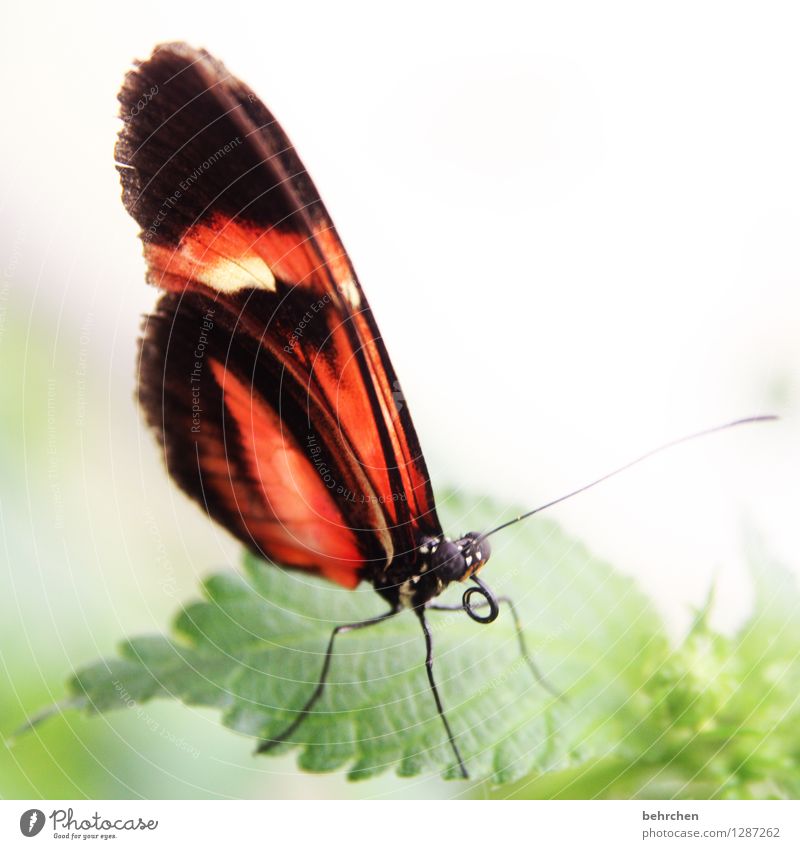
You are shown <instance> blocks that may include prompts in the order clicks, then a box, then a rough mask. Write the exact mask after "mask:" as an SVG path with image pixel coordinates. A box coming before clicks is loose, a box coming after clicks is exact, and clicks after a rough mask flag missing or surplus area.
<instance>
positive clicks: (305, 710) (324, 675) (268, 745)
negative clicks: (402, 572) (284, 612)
mask: <svg viewBox="0 0 800 849" xmlns="http://www.w3.org/2000/svg"><path fill="white" fill-rule="evenodd" d="M400 610H401V608H399V607H393V608H392V609H391V610H390V611H389V612H388V613H383V614H382V615H381V616H375V617H374V618H372V619H364V620H363V621H362V622H351V623H349V624H348V625H337V626H336V627H335V628H334V629H333V631H332V632H331V638H330V640H328V648H327V650H326V651H325V660H324V662H323V664H322V672H321V674H320V676H319V681H317V686H316V687H315V688H314V692H313V693H312V694H311V695H310V696H309V699H308V701H307V702H306V703H305V704H304V705H303V707H302V708H301V709H300V712H299V713H298V715H297V718H296V719H295V720H294V722H292V724H291V725H289V727H288V728H286V729H285V730H284V731H282V732H281V733H280V734H279V735H278V736H277V737H275V738H273V739H271V740H262V741H261V743H259V745H258V748H257V749H256V752H257V753H259V754H260V753H261V752H268V751H269V750H270V749H272V748H274V747H275V746H277V745H278V744H279V743H284V742H286V740H288V739H289V737H291V736H292V734H294V732H295V731H296V730H297V729H298V728H299V726H300V725H301V723H302V722H303V721H304V720H305V719H306V718H307V717H308V715H309V713H311V709H312V708H313V707H314V705H315V704H316V703H317V701H318V700H319V698H320V696H321V695H322V691H323V690H324V689H325V682H326V681H327V679H328V672H329V670H330V668H331V660H332V658H333V644H334V642H335V640H336V638H337V637H338V636H339V634H346V633H347V632H348V631H358V630H360V629H361V628H368V627H369V626H370V625H377V624H378V623H380V622H385V621H386V620H387V619H390V618H391V617H392V616H396V615H397V614H398V613H399V612H400Z"/></svg>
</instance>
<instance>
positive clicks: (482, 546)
mask: <svg viewBox="0 0 800 849" xmlns="http://www.w3.org/2000/svg"><path fill="white" fill-rule="evenodd" d="M460 543H461V553H462V555H463V557H464V565H465V566H466V573H465V575H464V577H465V578H468V577H469V576H470V575H474V574H475V573H476V572H477V571H478V570H479V569H480V568H481V567H482V566H483V565H484V564H485V563H486V561H487V560H488V559H489V558H490V557H491V555H492V549H491V546H490V545H489V540H487V539H486V538H483V539H481V536H480V534H477V533H470V534H465V535H464V536H463V537H462V539H461V540H460Z"/></svg>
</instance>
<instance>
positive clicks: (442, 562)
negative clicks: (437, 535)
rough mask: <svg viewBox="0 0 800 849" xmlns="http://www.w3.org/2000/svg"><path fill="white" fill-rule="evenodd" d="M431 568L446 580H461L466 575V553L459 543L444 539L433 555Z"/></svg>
mask: <svg viewBox="0 0 800 849" xmlns="http://www.w3.org/2000/svg"><path fill="white" fill-rule="evenodd" d="M431 568H432V569H433V570H434V571H435V572H436V574H437V576H438V577H439V578H440V579H441V580H443V581H445V582H449V581H459V580H461V578H462V577H463V575H464V555H463V554H462V552H461V549H460V548H459V546H458V545H456V544H455V543H454V542H451V541H450V540H442V541H441V542H440V543H439V545H438V547H437V548H436V551H434V553H433V556H432V557H431Z"/></svg>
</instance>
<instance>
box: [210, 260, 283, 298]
mask: <svg viewBox="0 0 800 849" xmlns="http://www.w3.org/2000/svg"><path fill="white" fill-rule="evenodd" d="M198 271H199V273H198V275H197V277H198V279H199V280H200V281H201V282H203V283H205V284H206V286H210V287H211V288H212V289H216V290H217V291H218V292H223V293H224V294H226V295H232V294H234V293H236V292H238V291H239V290H241V289H266V290H267V291H269V292H274V291H276V289H277V286H276V284H275V275H274V274H273V273H272V271H271V270H270V267H269V266H268V265H267V264H266V262H264V260H263V259H261V257H260V256H256V254H250V255H248V256H243V257H240V258H239V259H231V258H230V257H225V256H223V257H220V258H219V259H217V260H215V261H214V262H206V263H203V264H202V265H201V267H200V268H199V269H198Z"/></svg>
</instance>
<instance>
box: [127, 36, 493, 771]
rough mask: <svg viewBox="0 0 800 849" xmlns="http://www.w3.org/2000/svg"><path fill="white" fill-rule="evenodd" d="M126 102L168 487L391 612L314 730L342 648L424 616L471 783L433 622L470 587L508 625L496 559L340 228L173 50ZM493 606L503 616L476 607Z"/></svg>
mask: <svg viewBox="0 0 800 849" xmlns="http://www.w3.org/2000/svg"><path fill="white" fill-rule="evenodd" d="M119 100H120V102H121V104H122V108H121V112H120V114H121V117H122V120H123V128H122V130H121V131H120V134H119V139H118V142H117V147H116V151H115V152H116V159H117V165H118V170H119V172H120V177H121V182H122V188H123V202H124V204H125V206H126V208H127V210H128V212H129V213H130V214H131V215H132V216H133V218H134V219H135V220H136V221H137V222H138V224H139V226H140V228H141V232H140V237H141V239H142V242H143V247H144V251H143V252H144V258H145V261H146V264H147V280H148V282H149V283H151V284H152V285H153V286H155V287H156V288H158V289H159V290H160V291H161V295H160V298H159V300H158V302H157V304H156V307H155V309H154V311H153V312H152V313H151V314H150V315H149V316H147V317H146V319H145V321H144V327H143V333H142V340H141V350H140V359H139V373H138V384H139V401H140V403H141V406H142V409H143V411H144V415H145V419H146V421H147V423H148V424H149V425H150V427H151V428H152V429H153V430H154V432H155V434H156V436H157V438H158V440H159V442H160V444H161V447H162V450H163V456H164V461H165V464H166V466H167V470H168V471H169V473H170V475H171V476H172V478H173V480H174V481H175V482H176V483H177V484H178V485H179V486H180V488H181V489H182V490H183V491H184V492H185V493H186V494H187V495H188V496H189V497H190V498H192V499H193V500H194V501H195V502H197V503H198V505H199V506H200V507H201V508H202V509H203V510H204V511H205V512H206V513H207V514H208V515H209V516H210V517H211V518H213V519H214V520H216V521H217V522H218V523H219V524H220V525H221V526H222V527H223V528H225V529H226V530H227V531H228V532H230V533H231V534H233V536H234V537H236V538H237V539H238V540H239V541H240V542H241V543H243V544H244V545H245V546H246V547H247V548H249V549H250V550H251V551H253V552H254V553H256V554H257V555H258V556H260V557H262V558H263V559H264V560H265V561H271V562H273V563H276V564H278V565H280V566H283V567H287V568H292V569H298V570H305V571H309V572H313V573H316V574H318V575H321V576H322V577H324V578H327V579H328V580H330V581H332V582H334V583H337V584H339V585H341V586H342V587H345V588H348V589H352V588H354V587H355V586H357V585H358V584H359V583H360V582H361V581H369V582H370V583H371V584H372V585H373V586H374V588H375V589H376V591H377V592H378V593H379V594H380V595H381V596H382V597H383V598H384V599H385V600H386V601H387V602H388V604H389V606H390V611H389V612H388V613H387V614H385V615H384V616H381V617H376V618H375V619H373V620H367V621H366V622H363V623H353V624H352V625H349V626H337V628H336V629H334V632H333V634H332V637H331V642H330V644H329V648H328V653H327V654H326V661H325V665H324V667H323V674H322V676H321V679H320V683H319V685H318V687H317V689H316V690H314V692H313V694H312V696H311V698H310V700H309V702H308V703H307V705H306V706H305V707H304V708H303V710H302V711H301V712H300V717H299V718H298V720H297V722H299V721H301V720H302V717H303V716H305V715H306V714H307V713H308V711H309V710H310V709H311V707H312V706H313V704H314V702H315V701H316V699H317V698H318V697H319V695H320V694H321V692H322V686H323V685H324V681H325V677H326V675H327V670H328V667H329V663H330V652H331V651H332V647H333V640H334V638H335V637H336V635H337V634H339V633H341V632H342V631H344V630H352V629H354V628H360V627H365V626H367V625H372V624H377V623H378V622H381V621H383V619H385V618H386V617H388V616H391V615H394V614H395V613H397V612H399V611H400V610H403V609H412V610H414V611H415V613H416V614H417V616H418V617H419V619H420V622H421V623H422V627H423V630H424V633H425V637H426V645H427V650H428V656H427V661H426V666H427V669H428V676H429V679H430V684H431V688H432V691H433V693H434V696H435V698H436V706H437V710H438V711H439V714H440V716H441V717H442V720H443V722H444V725H445V728H446V730H447V734H448V738H449V741H450V744H451V746H452V749H453V752H454V754H455V755H456V758H457V760H458V763H459V766H460V769H461V772H462V774H463V775H466V768H465V766H464V763H463V760H462V758H461V756H460V754H459V752H458V748H457V746H456V743H455V738H454V735H453V733H452V730H451V728H450V726H449V724H448V722H447V719H446V717H445V716H444V711H443V708H442V704H441V700H440V698H439V695H438V691H437V689H436V684H435V682H434V680H433V673H432V639H431V634H430V631H429V629H428V626H427V623H426V622H425V618H424V614H425V611H426V610H427V609H431V608H432V607H434V606H435V605H434V600H435V599H436V597H437V596H438V595H439V594H440V593H441V592H442V591H443V590H444V589H445V588H446V587H447V586H448V585H449V584H450V583H452V582H453V581H465V580H467V579H468V578H472V579H473V581H475V582H476V586H475V587H471V588H470V589H469V590H467V592H466V593H465V595H464V607H465V608H466V609H467V612H468V613H470V615H471V616H472V617H473V618H474V619H476V620H477V621H481V622H483V621H491V619H492V618H494V616H496V602H495V601H494V599H493V598H490V596H489V595H487V592H486V589H485V588H483V585H482V584H481V583H480V580H479V579H478V578H477V577H476V575H475V573H476V572H477V571H478V569H480V568H481V567H482V566H483V565H484V563H485V562H486V560H487V559H488V557H489V545H488V542H487V541H486V540H485V538H483V537H481V536H480V535H479V534H467V535H465V536H464V537H462V538H460V539H458V540H456V541H452V540H451V539H450V538H449V537H446V536H445V535H444V533H443V530H442V527H441V524H440V522H439V520H438V517H437V515H436V506H435V502H434V498H433V492H432V489H431V484H430V478H429V475H428V472H427V468H426V465H425V460H424V458H423V455H422V451H421V449H420V445H419V440H418V438H417V435H416V432H415V430H414V426H413V423H412V421H411V417H410V414H409V410H408V404H407V403H406V398H405V396H404V394H403V392H402V389H401V387H400V383H399V381H398V379H397V376H396V374H395V372H394V369H393V367H392V364H391V361H390V359H389V355H388V352H387V350H386V346H385V345H384V343H383V339H382V337H381V334H380V332H379V330H378V326H377V323H376V322H375V319H374V317H373V315H372V311H371V309H370V306H369V303H368V302H367V299H366V297H365V295H364V292H363V289H362V288H361V285H360V284H359V282H358V279H357V277H356V275H355V271H354V269H353V266H352V264H351V262H350V259H349V257H348V255H347V253H346V251H345V250H344V247H343V246H342V244H341V242H340V240H339V237H338V235H337V233H336V229H335V228H334V225H333V223H332V221H331V218H330V216H329V215H328V213H327V211H326V209H325V207H324V205H323V203H322V201H321V199H320V197H319V195H318V193H317V191H316V189H315V188H314V185H313V183H312V182H311V180H310V178H309V176H308V174H307V172H306V170H305V168H304V166H303V164H302V163H301V161H300V159H299V157H298V156H297V154H296V152H295V150H294V147H293V146H292V144H291V143H290V142H289V140H288V138H287V137H286V135H285V133H284V132H283V130H282V129H281V127H280V125H279V124H278V123H277V121H276V120H275V118H274V117H273V116H272V114H271V113H270V112H269V110H268V109H267V108H266V107H265V106H264V104H263V103H262V102H261V101H260V100H259V99H258V97H257V96H256V95H255V94H254V93H253V92H252V91H251V90H250V89H249V88H248V87H247V86H246V85H245V84H244V83H242V82H241V81H240V80H238V79H237V78H236V77H234V76H232V75H231V74H230V72H228V70H227V69H226V68H225V67H224V65H222V64H221V63H220V62H218V61H217V60H216V59H214V58H213V57H212V56H210V55H209V54H208V53H206V52H205V51H203V50H196V49H194V48H192V47H189V46H188V45H186V44H182V43H175V44H165V45H161V46H159V47H157V48H156V49H155V51H154V52H153V54H152V56H151V57H150V58H149V59H148V60H146V61H144V62H141V63H138V64H137V65H136V67H135V68H134V69H133V70H132V71H130V72H129V74H128V76H127V77H126V79H125V83H124V85H123V87H122V90H121V91H120V94H119ZM400 294H402V293H400ZM265 568H266V567H265ZM475 592H478V593H479V594H480V595H482V596H483V598H484V602H482V603H483V604H485V603H486V602H487V601H488V603H489V604H490V615H489V617H481V616H478V615H477V614H475V613H474V611H471V609H470V608H469V605H468V603H467V602H468V599H469V597H470V595H471V594H473V593H475ZM295 727H296V723H295V724H293V725H292V726H290V727H289V728H288V729H287V732H286V734H285V735H281V737H280V739H281V740H283V739H287V737H288V735H289V734H290V733H291V731H292V730H293V729H294V728H295ZM275 742H276V741H266V742H265V743H264V744H263V745H262V748H269V747H270V746H271V745H272V744H273V743H275Z"/></svg>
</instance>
